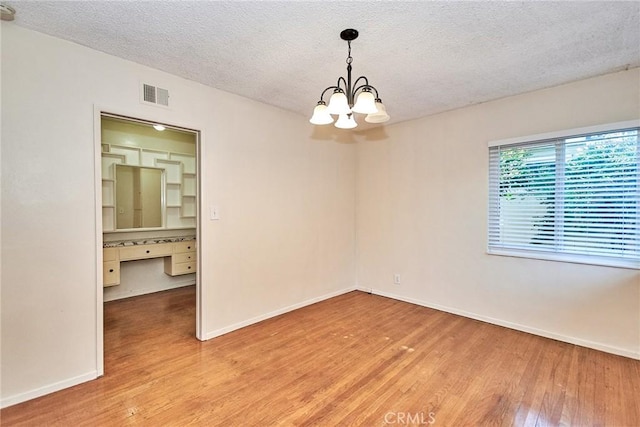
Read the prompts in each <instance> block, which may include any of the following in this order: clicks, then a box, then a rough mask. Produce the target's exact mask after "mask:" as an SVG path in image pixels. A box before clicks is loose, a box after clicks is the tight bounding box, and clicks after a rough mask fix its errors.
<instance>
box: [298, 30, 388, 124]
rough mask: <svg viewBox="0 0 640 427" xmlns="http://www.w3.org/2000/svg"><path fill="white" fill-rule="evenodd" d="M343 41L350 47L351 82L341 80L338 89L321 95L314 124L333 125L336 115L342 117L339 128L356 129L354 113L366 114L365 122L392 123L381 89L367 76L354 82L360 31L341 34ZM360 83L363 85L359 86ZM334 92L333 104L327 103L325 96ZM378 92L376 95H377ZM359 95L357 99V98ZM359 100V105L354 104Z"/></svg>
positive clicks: (330, 87) (357, 103)
mask: <svg viewBox="0 0 640 427" xmlns="http://www.w3.org/2000/svg"><path fill="white" fill-rule="evenodd" d="M340 38H341V39H342V40H345V41H346V42H347V44H348V45H349V55H348V56H347V79H346V80H345V79H344V77H339V78H338V83H337V84H336V85H335V86H329V87H328V88H326V89H325V90H324V91H323V92H322V94H321V95H320V101H318V105H316V107H315V108H314V109H313V116H312V117H311V119H310V120H309V121H310V122H311V123H312V124H314V125H328V124H329V123H333V120H334V119H333V117H331V115H332V114H334V115H337V116H338V121H337V122H336V124H335V127H337V128H340V129H353V128H355V127H356V126H358V124H357V123H356V121H355V120H354V118H353V113H360V114H366V115H367V117H365V119H364V120H365V121H366V122H368V123H384V122H386V121H387V120H389V118H390V117H389V115H388V114H387V109H386V108H385V106H384V105H383V104H382V100H381V99H380V97H379V96H378V90H377V89H376V88H375V87H373V86H371V85H370V84H369V80H368V79H367V78H366V77H365V76H360V77H358V78H357V79H356V81H355V82H353V85H352V82H351V63H352V62H353V58H352V57H351V41H353V40H355V39H356V38H358V31H357V30H354V29H352V28H348V29H346V30H344V31H342V32H341V33H340ZM358 84H360V85H359V86H358ZM331 89H333V94H332V95H331V98H329V105H327V104H326V103H325V102H324V99H323V97H324V94H325V93H326V92H327V91H328V90H331ZM372 91H373V92H375V96H374V95H373V93H372ZM356 95H357V99H356ZM354 101H355V103H354Z"/></svg>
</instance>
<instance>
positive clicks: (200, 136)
mask: <svg viewBox="0 0 640 427" xmlns="http://www.w3.org/2000/svg"><path fill="white" fill-rule="evenodd" d="M102 114H109V115H113V116H119V117H122V118H123V119H130V120H132V121H141V122H150V123H159V124H163V125H166V126H170V127H175V128H181V129H185V130H188V131H192V132H195V134H196V196H197V197H196V212H197V216H196V251H197V252H196V253H197V257H196V262H197V263H198V266H201V265H202V260H201V254H202V250H201V247H202V246H203V245H202V235H203V233H202V224H203V220H202V209H201V206H202V176H203V171H204V167H203V163H204V162H203V160H202V159H203V158H204V143H203V141H204V132H203V127H202V126H199V125H197V124H194V123H176V122H174V121H173V120H169V121H167V120H166V117H165V118H161V117H160V115H158V117H153V116H154V115H150V114H141V113H140V112H125V111H123V109H122V108H111V107H105V106H101V105H94V108H93V138H94V180H95V182H94V187H95V193H94V194H95V221H96V222H95V225H96V230H95V232H96V234H95V239H96V240H95V241H96V246H95V249H96V256H95V259H96V280H95V282H96V287H95V289H96V374H97V376H98V377H101V376H103V375H104V296H103V289H104V286H103V276H102V274H103V272H102V269H103V254H102V250H103V231H102V126H101V117H102ZM162 116H163V117H164V116H166V114H163V115H162ZM201 270H202V269H201V268H198V269H196V331H195V333H196V338H197V339H199V340H200V341H203V340H204V339H205V338H204V331H203V325H204V324H205V322H204V317H205V316H204V310H203V309H202V307H203V294H204V292H203V289H202V286H201V283H202V273H201Z"/></svg>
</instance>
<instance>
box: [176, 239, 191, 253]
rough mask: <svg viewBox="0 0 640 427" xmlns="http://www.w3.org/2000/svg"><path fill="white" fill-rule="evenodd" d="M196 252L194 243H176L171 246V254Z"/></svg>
mask: <svg viewBox="0 0 640 427" xmlns="http://www.w3.org/2000/svg"><path fill="white" fill-rule="evenodd" d="M195 251H196V241H195V240H189V241H187V242H178V243H174V244H173V253H174V254H177V253H181V252H195Z"/></svg>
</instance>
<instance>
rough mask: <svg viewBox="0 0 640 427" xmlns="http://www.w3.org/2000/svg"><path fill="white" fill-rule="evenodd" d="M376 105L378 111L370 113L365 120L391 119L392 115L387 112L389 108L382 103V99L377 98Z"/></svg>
mask: <svg viewBox="0 0 640 427" xmlns="http://www.w3.org/2000/svg"><path fill="white" fill-rule="evenodd" d="M376 107H377V109H378V112H376V113H372V114H369V115H368V116H367V117H365V118H364V121H365V122H367V123H384V122H386V121H387V120H389V119H390V118H391V117H389V115H388V114H387V109H386V107H385V106H384V104H383V103H382V101H381V100H380V99H376Z"/></svg>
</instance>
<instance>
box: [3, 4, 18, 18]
mask: <svg viewBox="0 0 640 427" xmlns="http://www.w3.org/2000/svg"><path fill="white" fill-rule="evenodd" d="M15 16H16V10H15V9H14V8H12V7H11V6H7V5H6V4H4V3H2V4H0V19H2V20H3V21H13V20H14V19H15Z"/></svg>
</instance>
